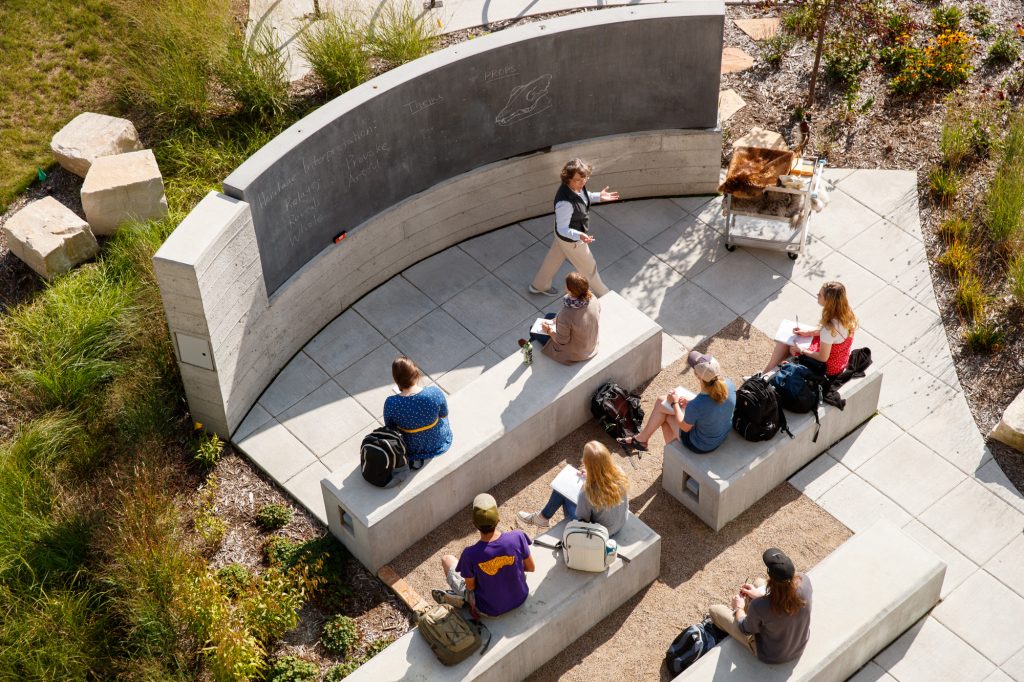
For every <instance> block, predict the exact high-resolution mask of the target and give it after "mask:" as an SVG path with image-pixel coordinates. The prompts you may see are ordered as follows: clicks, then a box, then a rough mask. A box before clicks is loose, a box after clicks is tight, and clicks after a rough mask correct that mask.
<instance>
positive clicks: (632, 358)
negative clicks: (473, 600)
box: [320, 292, 661, 572]
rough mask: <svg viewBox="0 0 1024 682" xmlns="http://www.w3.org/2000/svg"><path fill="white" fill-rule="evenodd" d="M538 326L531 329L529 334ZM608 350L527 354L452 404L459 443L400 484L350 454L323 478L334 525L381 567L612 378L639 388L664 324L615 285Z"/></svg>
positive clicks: (567, 425) (582, 409)
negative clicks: (384, 483) (367, 476)
mask: <svg viewBox="0 0 1024 682" xmlns="http://www.w3.org/2000/svg"><path fill="white" fill-rule="evenodd" d="M527 332H528V330H527V329H524V330H523V335H524V336H526V334H527ZM599 343H600V345H599V349H598V354H597V355H596V356H595V357H594V358H592V359H591V360H589V361H587V362H583V363H577V364H575V365H562V364H559V363H557V362H555V361H554V360H551V359H549V358H548V357H547V356H545V355H543V354H542V353H540V352H534V361H533V365H532V366H529V367H527V366H525V365H524V364H523V362H522V356H521V355H520V354H519V353H518V352H517V353H514V354H513V355H511V356H509V357H507V358H505V359H504V360H503V361H501V362H499V363H498V364H497V365H495V366H494V367H492V368H491V369H489V370H487V371H486V372H484V373H483V374H482V375H480V376H479V377H477V378H476V379H475V380H474V381H473V382H472V383H470V384H469V385H467V386H466V387H464V388H463V389H461V390H460V391H457V392H456V393H455V394H453V395H452V396H451V398H450V399H449V401H448V405H449V414H450V415H451V417H450V419H451V427H452V433H453V434H454V436H455V438H454V442H453V443H452V447H451V449H450V450H449V451H448V452H446V453H445V454H444V455H441V456H440V457H438V458H437V459H435V460H433V461H431V462H430V463H429V464H427V465H426V466H425V467H424V468H423V469H422V470H420V471H418V472H416V473H415V474H414V475H413V476H412V477H410V479H409V480H408V481H407V482H406V483H405V484H403V485H402V486H400V487H397V488H392V489H381V488H375V487H373V486H371V485H370V484H368V483H366V481H364V480H363V478H362V476H361V474H360V472H359V453H358V452H353V453H351V454H350V455H349V459H350V460H351V461H350V462H346V463H344V464H342V465H341V466H340V467H339V469H338V470H337V471H335V473H334V474H332V475H331V476H330V477H329V478H325V479H323V480H322V481H321V484H320V485H321V488H322V490H323V495H324V509H325V512H326V515H327V522H328V526H329V527H330V530H331V532H332V533H333V534H334V535H335V537H337V538H338V539H339V540H341V542H342V543H343V544H344V545H345V546H346V547H347V548H348V549H349V551H351V552H352V554H353V555H354V556H355V557H356V558H357V559H359V561H361V562H362V563H363V565H364V566H366V567H367V568H369V569H370V570H371V571H374V572H376V571H377V569H378V568H380V567H381V566H382V565H384V564H385V563H387V562H388V561H390V560H391V559H392V558H394V557H395V556H397V555H398V553H399V552H401V551H402V550H404V549H406V548H407V547H409V546H410V545H412V544H413V543H414V542H416V541H418V540H419V539H420V538H422V537H424V536H425V535H426V534H427V533H429V532H430V531H431V530H433V529H434V528H436V527H437V526H439V525H440V524H441V523H442V522H443V521H445V520H446V519H448V518H449V517H451V516H452V515H453V514H455V513H456V512H458V511H459V510H460V509H462V508H463V507H465V506H466V505H468V504H469V503H470V502H471V501H472V499H473V496H474V495H476V494H477V493H480V492H482V491H485V490H488V489H490V488H492V487H493V486H495V485H497V484H498V483H500V482H501V481H503V480H505V479H506V478H508V477H509V476H510V475H511V474H512V473H513V472H515V471H517V470H518V469H519V468H520V467H522V466H523V465H524V464H526V463H527V462H529V461H530V460H532V459H533V458H534V457H536V456H537V455H539V454H540V453H541V452H543V451H544V450H546V449H547V448H549V447H551V446H552V445H553V444H555V443H556V442H558V441H559V440H561V439H562V438H563V437H564V436H565V435H566V434H568V433H570V432H571V431H573V430H574V429H576V428H577V427H579V426H580V425H582V424H583V423H584V422H586V421H587V420H588V419H592V418H593V417H592V415H591V414H590V397H591V396H592V395H593V393H594V391H596V390H597V388H598V387H599V386H600V385H601V384H602V383H604V382H605V381H607V380H609V379H611V380H614V381H616V382H618V383H619V384H621V385H622V386H626V387H635V386H638V385H640V384H642V383H643V382H645V381H647V380H648V379H650V378H651V377H653V376H654V375H656V374H657V373H658V372H659V371H660V368H661V327H659V326H658V325H657V324H656V323H655V322H654V321H653V320H651V319H650V318H649V317H647V316H646V315H644V314H643V313H641V312H640V311H639V310H637V309H636V308H634V307H633V306H632V305H630V304H629V303H627V302H626V301H625V300H624V299H623V298H621V297H620V296H619V295H618V294H616V293H615V292H611V293H609V294H607V295H605V296H604V297H602V298H601V330H600V342H599Z"/></svg>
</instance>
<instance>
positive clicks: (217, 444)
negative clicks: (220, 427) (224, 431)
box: [195, 433, 224, 467]
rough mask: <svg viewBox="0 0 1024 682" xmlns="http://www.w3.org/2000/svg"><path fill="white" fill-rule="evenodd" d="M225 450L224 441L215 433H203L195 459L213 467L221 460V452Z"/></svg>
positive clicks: (197, 445)
mask: <svg viewBox="0 0 1024 682" xmlns="http://www.w3.org/2000/svg"><path fill="white" fill-rule="evenodd" d="M223 451H224V441H222V440H221V439H220V437H219V436H217V434H215V433H208V434H203V435H202V436H200V437H199V442H198V443H197V444H196V454H195V459H196V461H197V462H199V463H200V464H202V465H203V466H205V467H212V466H213V465H214V464H216V463H217V462H219V461H220V455H221V452H223Z"/></svg>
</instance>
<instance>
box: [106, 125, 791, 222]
mask: <svg viewBox="0 0 1024 682" xmlns="http://www.w3.org/2000/svg"><path fill="white" fill-rule="evenodd" d="M738 147H760V148H761V149H780V150H782V151H789V146H788V145H787V144H786V140H785V139H784V138H783V137H782V135H780V134H778V133H776V132H774V131H771V130H765V129H764V128H758V127H756V126H755V127H753V128H751V129H750V132H749V133H747V134H746V135H744V136H743V137H741V138H739V139H738V140H736V141H735V142H733V143H732V148H733V149H737V148H738ZM86 215H87V216H88V215H89V214H88V213H86Z"/></svg>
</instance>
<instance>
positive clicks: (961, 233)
mask: <svg viewBox="0 0 1024 682" xmlns="http://www.w3.org/2000/svg"><path fill="white" fill-rule="evenodd" d="M938 230H939V234H940V235H941V236H942V238H943V240H945V242H946V243H947V244H952V243H953V242H954V241H957V240H959V241H961V242H965V241H967V239H969V238H970V236H971V230H972V227H971V221H970V220H968V219H967V218H965V217H963V216H961V215H951V216H948V217H946V218H944V219H943V220H942V222H941V223H939V227H938Z"/></svg>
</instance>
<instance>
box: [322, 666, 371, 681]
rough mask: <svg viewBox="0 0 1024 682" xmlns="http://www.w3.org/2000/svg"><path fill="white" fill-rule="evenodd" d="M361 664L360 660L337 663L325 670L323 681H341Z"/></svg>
mask: <svg viewBox="0 0 1024 682" xmlns="http://www.w3.org/2000/svg"><path fill="white" fill-rule="evenodd" d="M362 664H363V662H362V661H345V662H344V663H339V664H338V665H336V666H334V667H332V668H331V669H330V670H328V671H327V674H326V675H325V676H324V682H341V680H343V679H345V678H346V677H348V676H349V675H351V674H352V673H354V672H355V671H356V670H358V669H359V666H360V665H362Z"/></svg>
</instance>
